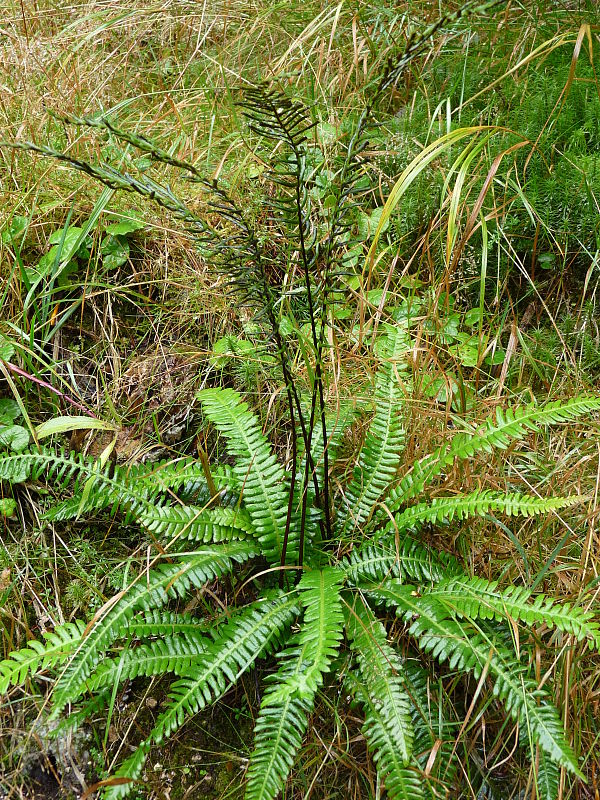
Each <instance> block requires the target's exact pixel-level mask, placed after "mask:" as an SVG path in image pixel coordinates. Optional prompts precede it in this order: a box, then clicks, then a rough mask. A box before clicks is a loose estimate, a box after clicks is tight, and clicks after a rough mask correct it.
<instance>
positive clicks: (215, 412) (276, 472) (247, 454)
mask: <svg viewBox="0 0 600 800" xmlns="http://www.w3.org/2000/svg"><path fill="white" fill-rule="evenodd" d="M198 398H199V400H200V402H201V403H202V409H203V411H204V413H205V414H206V416H207V417H208V418H209V419H210V421H211V422H212V423H213V425H215V427H216V428H217V430H219V431H220V433H222V434H223V436H225V438H226V439H227V444H228V447H229V450H230V452H231V453H232V455H234V456H235V457H236V464H235V468H234V472H235V475H236V477H237V478H238V480H239V482H240V485H242V486H243V497H244V506H245V508H246V509H247V511H248V514H249V515H250V519H251V521H252V525H253V527H254V529H255V531H256V535H257V538H258V540H259V541H260V543H261V546H262V548H263V553H264V555H265V556H266V557H267V558H268V559H269V561H270V562H271V563H279V560H280V558H281V553H282V548H283V542H284V537H285V530H286V518H287V507H288V495H287V482H286V477H285V473H284V471H283V468H282V467H281V465H280V464H279V463H278V462H277V459H276V458H275V456H274V454H273V452H272V450H271V446H270V444H269V442H268V441H267V439H266V438H265V436H264V435H263V433H262V431H261V429H260V425H259V423H258V420H257V419H256V416H255V415H254V414H252V413H251V412H250V411H249V410H248V405H247V404H246V403H244V402H243V401H242V400H241V398H240V396H239V394H238V393H237V392H235V391H234V390H233V389H204V390H203V391H201V392H200V393H199V394H198ZM287 552H288V556H289V557H290V558H292V557H293V555H294V554H296V553H297V539H294V537H292V536H290V537H289V540H288V551H287Z"/></svg>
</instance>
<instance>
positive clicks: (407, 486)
mask: <svg viewBox="0 0 600 800" xmlns="http://www.w3.org/2000/svg"><path fill="white" fill-rule="evenodd" d="M598 410H600V397H594V396H588V395H579V396H578V397H574V398H573V399H571V400H566V401H564V402H563V401H555V402H551V403H546V404H545V405H543V406H538V405H536V404H535V403H530V404H529V405H525V406H515V407H514V408H509V409H508V410H507V411H503V410H502V409H500V408H498V409H497V410H496V419H495V421H494V420H491V419H490V420H488V421H487V422H486V423H485V424H484V426H483V428H482V429H481V430H480V431H474V432H473V433H463V432H461V433H458V434H456V436H455V437H454V438H453V439H451V440H450V442H448V443H447V444H443V445H442V446H441V447H439V448H438V449H437V450H436V451H434V452H433V453H431V454H430V455H427V456H425V457H424V458H422V459H421V460H420V461H418V462H417V463H416V464H415V465H414V466H413V468H412V470H411V471H410V472H409V473H408V474H407V475H405V476H404V478H402V480H401V481H400V483H399V485H398V486H397V487H396V488H395V489H392V491H391V492H390V494H389V495H388V499H387V506H388V508H389V509H390V511H391V512H392V513H395V512H396V511H398V510H399V509H400V508H401V507H402V505H403V504H404V503H406V502H407V501H408V500H411V499H413V498H416V497H418V495H420V494H421V492H422V491H423V489H424V488H425V486H427V485H428V484H429V483H430V482H431V481H432V480H433V478H435V477H437V476H438V475H440V474H441V473H442V472H444V470H445V469H446V468H447V467H449V466H451V465H452V464H453V463H454V459H456V458H458V459H465V458H471V457H472V456H474V455H476V454H477V453H491V452H492V451H493V450H494V449H496V448H498V449H501V450H502V449H505V448H507V447H508V446H509V444H510V443H511V442H513V441H515V440H517V439H522V438H524V437H525V436H526V435H527V434H528V433H534V432H536V431H539V430H542V429H543V428H544V427H546V426H547V425H557V424H559V423H563V422H570V421H571V420H574V419H578V418H579V417H581V416H583V415H584V414H589V413H590V412H592V411H598Z"/></svg>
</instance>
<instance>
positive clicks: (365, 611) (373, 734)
mask: <svg viewBox="0 0 600 800" xmlns="http://www.w3.org/2000/svg"><path fill="white" fill-rule="evenodd" d="M346 630H347V632H348V636H349V638H350V641H351V647H352V650H353V652H354V653H355V654H356V660H357V665H358V672H359V675H360V679H361V680H360V683H361V685H362V686H363V687H364V688H363V692H362V695H363V697H364V695H367V696H368V698H369V703H368V706H369V707H370V706H373V707H374V708H376V709H377V719H376V720H372V721H373V722H374V723H375V724H374V727H371V726H370V725H369V719H368V718H369V714H367V723H366V725H365V728H364V729H363V731H364V733H365V736H366V737H367V741H369V742H370V743H371V745H372V747H373V749H374V751H375V759H376V760H377V758H378V755H379V758H381V759H383V760H386V758H385V754H384V753H379V750H378V745H376V744H375V740H377V739H379V740H381V741H380V744H381V746H382V747H383V749H384V750H385V746H386V743H387V742H388V741H389V742H393V749H394V753H395V754H397V755H398V756H399V758H400V760H401V762H402V764H403V765H407V764H408V763H409V761H410V757H411V754H412V745H413V726H412V720H411V717H410V700H409V698H408V695H407V694H406V692H405V691H404V687H403V683H402V679H401V677H400V676H401V674H402V662H401V661H400V658H399V657H398V654H397V653H396V651H395V650H394V649H393V648H392V647H390V645H389V644H388V642H387V636H386V632H385V628H384V627H383V625H382V624H381V622H380V621H379V620H378V619H377V618H376V617H375V615H374V614H373V612H372V611H371V609H370V608H369V606H368V605H367V603H366V601H365V600H364V599H363V598H362V597H360V595H356V596H355V598H354V602H353V603H352V606H351V607H348V609H347V611H346ZM380 727H383V728H385V730H386V734H382V732H381V731H379V728H380ZM381 776H382V778H383V780H384V783H385V785H386V787H387V789H388V792H390V793H391V796H393V791H392V790H391V789H390V786H391V785H392V784H393V783H394V780H393V778H394V776H393V771H392V772H390V773H389V774H386V773H385V772H381ZM388 779H389V780H388Z"/></svg>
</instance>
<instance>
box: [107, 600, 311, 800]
mask: <svg viewBox="0 0 600 800" xmlns="http://www.w3.org/2000/svg"><path fill="white" fill-rule="evenodd" d="M297 613H298V598H297V596H296V595H292V596H290V597H286V596H282V597H277V598H275V599H273V600H261V601H259V602H257V603H255V604H253V605H251V606H248V607H247V608H245V609H244V610H243V611H241V612H240V613H238V614H236V615H234V616H232V617H231V619H230V620H229V622H227V623H226V624H225V625H223V627H222V628H221V629H220V631H219V635H218V636H217V638H216V639H215V640H214V642H212V643H211V644H209V645H208V646H207V648H206V650H205V652H204V653H203V654H202V655H200V657H199V658H198V659H197V660H196V661H195V662H194V664H193V666H191V667H189V668H188V669H184V670H182V677H181V679H180V680H178V681H176V682H175V683H174V684H173V685H172V686H171V689H170V692H169V701H168V705H167V707H166V708H165V710H164V711H163V712H162V713H161V714H160V715H159V717H158V719H157V720H156V722H155V724H154V727H153V729H152V731H151V732H150V735H149V736H148V737H147V738H146V739H145V740H144V741H143V742H142V743H141V744H140V746H139V748H138V750H137V751H136V752H135V753H134V754H133V755H132V756H131V757H130V758H128V759H127V760H126V761H125V762H124V763H123V764H122V766H121V767H120V768H119V769H118V770H117V772H116V773H115V776H114V777H115V778H126V779H129V780H130V781H133V780H135V779H136V778H138V777H139V775H140V773H141V771H142V769H143V766H144V762H145V760H146V757H147V755H148V752H149V751H150V748H151V747H152V745H154V744H160V743H161V742H162V741H163V740H164V739H165V738H166V737H168V736H170V735H171V734H172V733H173V732H174V731H176V730H177V729H178V728H180V727H181V726H182V725H183V724H184V722H185V721H186V719H187V718H188V717H190V716H192V715H193V714H197V713H198V711H200V710H201V709H202V708H204V707H206V706H207V705H210V704H211V703H213V702H214V701H215V700H216V699H217V698H218V697H220V696H222V695H223V694H224V692H226V691H227V689H228V688H229V687H230V686H233V685H234V684H235V682H236V681H237V680H238V678H239V677H240V676H241V675H242V674H243V673H244V672H246V670H248V669H249V668H250V667H251V666H252V665H253V664H254V662H255V661H256V660H257V659H258V658H261V657H263V656H265V655H268V654H269V653H270V652H272V651H273V650H274V649H276V648H277V646H278V645H279V644H280V643H281V640H282V636H283V635H284V633H285V630H286V629H287V628H288V627H289V625H290V624H291V623H292V621H293V619H294V617H295V616H296V615H297ZM131 788H132V787H131V784H129V783H124V784H122V785H115V786H113V787H111V788H110V789H109V790H108V791H107V793H106V798H107V800H115V798H120V797H124V796H125V795H127V794H128V793H129V791H130V790H131Z"/></svg>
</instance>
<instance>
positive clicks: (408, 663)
mask: <svg viewBox="0 0 600 800" xmlns="http://www.w3.org/2000/svg"><path fill="white" fill-rule="evenodd" d="M402 681H403V683H404V687H405V690H406V693H407V694H408V696H409V697H410V699H411V705H412V722H413V727H414V731H415V737H414V743H413V761H415V762H416V763H418V764H419V766H420V768H421V770H422V771H423V773H424V772H425V770H427V779H428V780H431V781H432V782H433V783H434V784H435V787H436V790H437V791H432V789H431V786H430V785H429V784H427V790H428V791H427V792H426V794H427V796H430V795H431V796H432V797H437V796H439V794H442V796H444V792H445V796H450V784H451V783H452V781H453V780H454V779H455V776H456V772H457V769H458V765H457V759H455V758H454V746H453V740H454V736H455V732H453V731H452V730H451V726H450V725H449V724H448V722H447V720H446V718H445V714H444V712H443V710H442V707H441V703H440V698H439V697H438V696H437V692H436V688H435V686H436V684H435V682H433V681H432V675H431V673H430V672H429V670H427V669H425V667H424V666H423V665H422V663H420V661H418V660H416V659H414V658H407V659H405V660H404V662H403V664H402ZM434 748H435V760H434V761H433V762H432V761H431V760H430V756H431V754H432V751H433V750H434ZM423 777H424V778H425V775H424V774H423Z"/></svg>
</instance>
